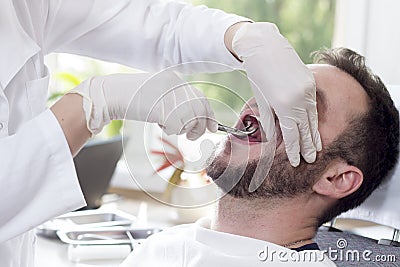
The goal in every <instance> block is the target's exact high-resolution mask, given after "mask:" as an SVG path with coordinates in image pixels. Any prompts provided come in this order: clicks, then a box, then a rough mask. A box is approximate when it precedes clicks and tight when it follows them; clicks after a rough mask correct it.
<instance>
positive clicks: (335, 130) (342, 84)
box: [307, 64, 368, 144]
mask: <svg viewBox="0 0 400 267" xmlns="http://www.w3.org/2000/svg"><path fill="white" fill-rule="evenodd" d="M307 67H308V68H309V69H310V70H311V71H312V73H313V75H314V79H315V83H316V87H317V109H318V113H319V114H318V119H319V120H318V123H319V126H318V128H319V131H320V134H321V138H322V142H323V143H325V144H329V143H330V142H331V141H333V140H334V139H335V138H336V137H337V136H338V135H339V134H340V133H341V132H342V131H343V130H344V129H345V128H346V126H347V125H348V124H347V123H348V122H349V120H350V119H351V118H353V117H354V116H356V115H360V114H363V113H365V112H366V111H367V108H368V95H367V94H366V92H365V91H364V89H363V87H362V86H361V85H360V84H359V83H358V82H357V80H355V79H354V78H353V77H352V76H350V75H349V74H347V73H345V72H344V71H342V70H340V69H338V68H336V67H334V66H331V65H327V64H312V65H308V66H307Z"/></svg>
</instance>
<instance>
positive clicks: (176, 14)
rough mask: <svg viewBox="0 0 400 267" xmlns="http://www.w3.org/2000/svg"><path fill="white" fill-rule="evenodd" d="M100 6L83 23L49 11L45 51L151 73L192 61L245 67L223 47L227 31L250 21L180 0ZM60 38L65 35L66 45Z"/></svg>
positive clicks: (200, 68) (64, 11)
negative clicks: (103, 61)
mask: <svg viewBox="0 0 400 267" xmlns="http://www.w3.org/2000/svg"><path fill="white" fill-rule="evenodd" d="M62 2H64V1H62ZM65 2H68V1H65ZM69 2H71V1H69ZM72 2H74V1H72ZM115 2H116V3H118V4H120V9H119V10H118V11H117V10H116V9H115V10H114V12H115V13H114V14H111V13H110V12H108V14H107V16H105V15H102V16H100V15H101V14H103V12H104V10H107V9H109V8H110V7H112V6H113V5H114V3H115ZM100 3H101V1H99V2H96V4H97V5H99V4H100ZM63 4H64V5H67V4H66V3H63ZM68 5H69V6H71V4H68ZM102 5H103V8H100V7H95V8H96V10H97V11H96V12H94V11H93V9H94V7H92V8H90V7H85V9H86V10H87V11H86V16H85V18H84V19H83V18H77V17H76V15H73V14H72V13H73V12H74V11H73V10H71V8H57V11H51V10H52V9H50V12H49V13H50V15H49V19H48V20H47V24H48V25H47V26H46V27H47V28H48V29H51V31H49V30H48V31H46V32H47V35H46V36H47V40H48V43H49V45H48V46H47V52H51V51H53V50H55V51H58V52H66V53H73V54H79V55H84V56H89V57H94V58H98V59H102V60H106V61H112V62H117V63H120V64H124V65H128V66H131V67H134V68H140V69H142V70H148V71H154V70H159V69H162V68H165V67H168V66H171V65H176V64H179V63H183V62H194V61H211V62H217V63H221V64H226V65H228V66H230V67H233V68H241V64H240V62H239V61H238V60H236V59H235V58H234V57H233V56H232V55H231V53H230V52H229V51H228V49H227V48H226V47H225V44H224V35H225V32H226V30H227V28H228V27H229V26H231V25H233V24H235V23H237V22H239V21H250V20H249V19H247V18H243V17H240V16H236V15H232V14H227V13H225V12H223V11H220V10H216V9H210V8H207V7H205V6H192V5H189V4H185V3H179V2H176V1H162V0H161V1H160V0H125V2H124V3H122V1H121V0H119V1H113V4H110V2H109V1H107V2H104V3H103V4H102ZM74 6H75V5H74ZM75 8H76V7H75ZM102 10H103V11H102ZM80 13H82V14H83V12H80ZM71 16H72V17H75V18H76V19H74V20H71ZM99 16H100V17H103V20H99V19H98V17H99ZM74 21H75V22H74ZM77 21H82V23H80V24H77ZM95 21H96V22H95ZM96 23H97V24H98V25H97V26H94V25H96ZM78 25H79V26H78ZM85 25H89V27H88V26H85ZM57 36H63V37H62V39H63V42H59V40H60V39H59V38H58V37H57ZM67 39H68V40H67ZM68 41H69V42H68ZM191 66H193V67H190V68H192V69H191V70H189V71H205V72H208V71H214V70H213V69H209V67H208V66H209V65H207V64H205V65H201V64H197V65H191Z"/></svg>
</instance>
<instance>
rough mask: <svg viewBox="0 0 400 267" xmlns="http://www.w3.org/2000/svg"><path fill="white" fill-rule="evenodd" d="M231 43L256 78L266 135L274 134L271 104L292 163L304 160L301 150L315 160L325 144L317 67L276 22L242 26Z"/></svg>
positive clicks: (255, 82) (247, 69) (254, 81)
mask: <svg viewBox="0 0 400 267" xmlns="http://www.w3.org/2000/svg"><path fill="white" fill-rule="evenodd" d="M232 48H233V50H234V52H235V53H236V55H237V56H238V57H239V59H240V60H242V61H243V65H244V68H245V70H246V72H247V76H248V78H249V80H250V81H252V88H253V91H254V96H255V98H256V101H257V104H258V107H259V108H260V114H261V115H260V120H261V125H262V126H263V128H264V130H265V131H266V135H267V138H269V139H270V138H272V137H273V135H274V134H275V119H274V117H273V116H271V114H272V113H271V112H270V110H269V109H270V107H269V105H271V107H272V108H273V110H274V112H275V114H276V115H277V117H278V119H279V124H280V128H281V130H282V135H283V140H284V142H285V146H286V153H287V155H288V158H289V160H290V163H291V164H292V165H293V166H295V167H296V166H298V165H299V163H300V154H299V153H301V155H302V156H303V158H304V159H305V160H306V161H307V162H309V163H311V162H314V161H315V158H316V151H320V150H321V149H322V145H321V138H320V135H319V132H318V116H317V107H316V95H315V81H314V77H313V74H312V72H311V71H310V70H309V69H308V68H307V67H306V66H305V65H304V64H303V62H302V61H301V59H300V58H299V56H298V55H297V53H296V51H295V50H294V49H293V47H292V46H291V45H290V44H289V42H288V41H287V40H286V39H285V38H284V37H283V36H282V35H281V34H280V33H279V30H278V28H277V27H276V26H275V24H272V23H266V22H261V23H247V24H245V25H243V26H242V27H241V28H240V29H239V30H238V31H237V32H236V34H235V36H234V38H233V41H232ZM268 103H269V104H268Z"/></svg>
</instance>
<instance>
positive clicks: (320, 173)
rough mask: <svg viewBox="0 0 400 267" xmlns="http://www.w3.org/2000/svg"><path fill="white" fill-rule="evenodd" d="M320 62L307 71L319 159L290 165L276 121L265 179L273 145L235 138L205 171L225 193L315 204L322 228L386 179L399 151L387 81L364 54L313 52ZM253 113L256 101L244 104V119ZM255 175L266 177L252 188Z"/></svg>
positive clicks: (316, 59) (395, 123)
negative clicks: (314, 98)
mask: <svg viewBox="0 0 400 267" xmlns="http://www.w3.org/2000/svg"><path fill="white" fill-rule="evenodd" d="M315 63H316V64H313V65H309V66H308V67H309V68H310V69H311V70H312V72H313V73H314V77H315V81H316V87H317V109H318V118H319V131H320V134H321V138H322V144H323V150H322V151H321V152H319V153H318V154H317V160H316V162H315V163H313V164H307V163H306V162H304V161H303V160H302V162H301V164H300V166H298V167H296V168H293V167H292V166H291V165H290V163H289V161H288V159H287V156H286V153H285V147H284V144H283V142H282V137H281V133H280V128H279V123H278V122H277V123H276V131H277V144H276V147H277V149H276V153H275V158H274V160H273V163H272V166H271V169H270V171H269V173H268V175H267V176H266V177H265V173H266V170H265V169H268V168H264V165H265V162H268V158H270V157H271V155H270V152H266V151H270V148H268V146H269V145H270V143H260V142H250V143H248V142H243V140H239V139H236V138H233V137H232V138H228V139H227V140H225V142H223V143H222V144H221V150H220V152H219V154H218V155H217V156H216V158H215V159H214V160H213V161H212V163H211V164H210V166H209V167H208V168H207V173H208V175H209V176H210V177H211V178H213V179H214V180H215V182H216V183H217V185H218V186H219V187H220V188H221V189H222V190H223V191H224V192H226V193H228V194H229V195H231V196H233V197H235V198H239V199H240V198H246V199H248V200H251V199H266V200H271V199H275V200H276V199H277V200H283V201H284V200H285V199H293V198H297V197H300V196H302V197H304V196H305V197H306V198H308V199H311V201H313V202H315V203H316V204H315V207H318V208H316V210H315V212H316V213H318V214H317V217H318V224H322V223H323V222H326V221H329V220H331V219H332V218H333V217H335V216H337V215H339V214H340V213H342V212H344V211H347V210H349V209H351V208H354V207H356V206H358V205H360V204H361V203H362V202H363V201H364V200H365V199H366V198H367V197H368V196H369V195H370V194H371V193H372V192H373V191H374V190H375V189H376V188H377V187H378V186H379V185H380V184H381V183H382V181H383V180H384V179H385V178H386V177H387V176H388V173H389V171H390V170H391V169H392V168H393V167H394V165H395V164H396V161H397V157H398V153H399V152H398V142H399V117H398V111H397V110H396V108H395V107H394V104H393V102H392V100H391V98H390V96H389V94H388V92H387V90H386V88H385V86H384V84H383V83H382V81H381V80H380V79H379V77H377V76H375V75H374V74H372V72H371V71H370V70H369V69H368V68H367V67H366V66H365V62H364V58H363V57H362V56H360V55H358V54H357V53H355V52H353V51H351V50H349V49H344V48H340V49H331V50H323V51H319V52H317V53H315ZM288 78H290V77H288ZM252 113H254V114H255V115H258V109H257V107H256V103H255V101H254V99H253V100H250V101H249V102H248V103H247V105H245V107H244V109H243V111H242V115H241V120H242V121H243V120H244V119H245V118H246V116H247V115H248V114H252ZM239 124H240V123H239ZM239 124H238V125H239ZM257 176H258V177H257ZM254 178H255V179H261V180H263V179H264V178H265V180H263V182H262V184H261V186H260V187H258V188H257V190H255V191H252V190H249V185H250V183H251V181H252V179H254ZM251 191H252V192H251ZM275 202H276V201H275Z"/></svg>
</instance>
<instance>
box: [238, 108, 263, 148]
mask: <svg viewBox="0 0 400 267" xmlns="http://www.w3.org/2000/svg"><path fill="white" fill-rule="evenodd" d="M235 128H236V129H239V130H242V131H245V132H251V134H249V135H246V136H243V137H238V136H235V135H233V136H234V137H235V138H237V139H239V140H240V141H241V142H245V143H260V142H263V141H264V140H265V141H266V138H263V136H265V135H264V134H262V127H261V124H260V122H259V120H258V119H257V117H256V116H255V115H254V114H253V113H252V112H244V114H242V115H241V116H240V119H239V121H238V122H237V123H236V125H235Z"/></svg>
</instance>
